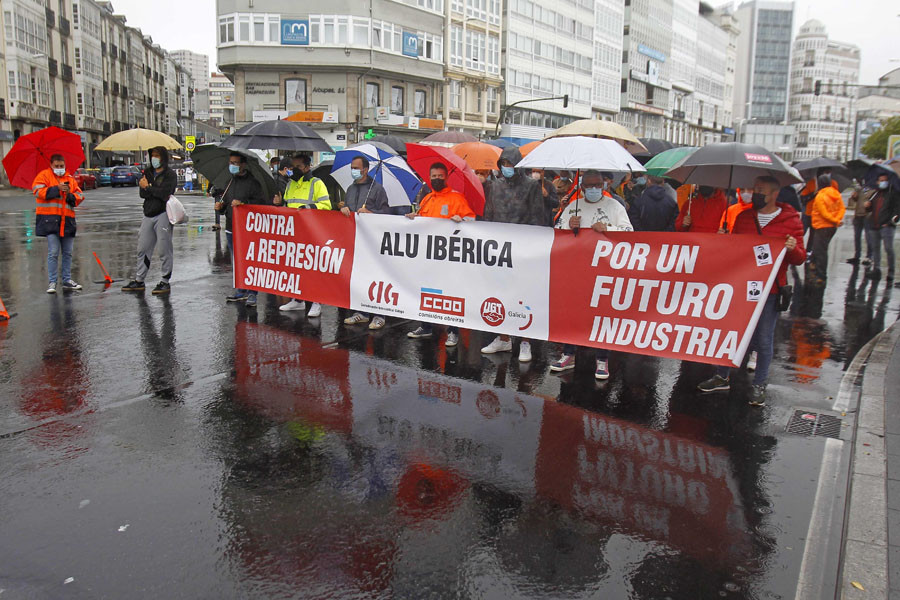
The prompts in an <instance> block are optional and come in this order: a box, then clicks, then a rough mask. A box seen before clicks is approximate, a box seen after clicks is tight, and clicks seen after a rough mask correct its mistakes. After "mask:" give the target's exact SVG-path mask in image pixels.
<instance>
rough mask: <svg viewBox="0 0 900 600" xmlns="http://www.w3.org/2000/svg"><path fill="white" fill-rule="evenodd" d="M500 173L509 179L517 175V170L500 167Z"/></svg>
mask: <svg viewBox="0 0 900 600" xmlns="http://www.w3.org/2000/svg"><path fill="white" fill-rule="evenodd" d="M500 173H501V174H502V175H503V176H504V177H506V178H507V179H509V178H510V177H512V176H513V175H515V174H516V170H515V169H514V168H513V167H500Z"/></svg>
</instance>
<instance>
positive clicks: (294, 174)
mask: <svg viewBox="0 0 900 600" xmlns="http://www.w3.org/2000/svg"><path fill="white" fill-rule="evenodd" d="M291 179H293V180H294V181H300V180H301V179H303V173H301V172H300V169H294V170H293V171H291Z"/></svg>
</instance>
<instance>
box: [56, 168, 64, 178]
mask: <svg viewBox="0 0 900 600" xmlns="http://www.w3.org/2000/svg"><path fill="white" fill-rule="evenodd" d="M53 174H54V175H56V176H57V177H62V176H63V175H65V174H66V170H65V168H62V169H53Z"/></svg>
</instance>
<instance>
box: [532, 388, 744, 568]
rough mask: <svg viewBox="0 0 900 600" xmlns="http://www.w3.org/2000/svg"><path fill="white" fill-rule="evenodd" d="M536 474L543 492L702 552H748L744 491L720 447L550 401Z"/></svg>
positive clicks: (588, 513) (712, 555) (711, 556)
mask: <svg viewBox="0 0 900 600" xmlns="http://www.w3.org/2000/svg"><path fill="white" fill-rule="evenodd" d="M535 478H536V483H535V487H536V489H537V493H538V495H539V496H541V497H544V498H548V499H552V500H554V501H556V502H559V503H560V504H561V505H562V506H565V507H567V508H568V509H570V510H575V511H577V512H578V513H580V514H582V515H583V516H584V517H586V518H588V519H598V520H603V521H609V522H611V523H614V524H615V525H616V526H619V527H623V528H625V530H626V531H636V532H640V533H642V534H644V535H645V536H647V537H649V538H650V539H657V540H664V541H665V542H666V543H668V544H671V545H672V546H674V547H676V548H679V549H680V550H682V551H685V552H688V553H689V554H691V555H692V556H694V557H695V558H700V559H703V560H714V561H716V562H721V561H727V560H728V559H730V558H732V557H733V555H734V554H740V553H742V552H743V551H744V550H746V548H745V547H744V543H743V542H744V541H745V537H746V536H745V533H744V530H745V525H744V516H743V513H742V507H741V500H740V494H739V492H738V489H737V485H736V483H735V481H734V476H733V474H732V471H731V464H730V462H729V456H728V454H727V453H726V452H724V451H722V450H720V449H718V448H714V447H712V446H708V445H706V444H702V443H698V442H695V441H693V440H689V439H685V438H680V437H677V436H675V435H672V434H670V433H665V432H660V431H655V430H652V429H647V428H645V427H642V426H640V425H637V424H635V423H632V422H629V421H622V420H619V419H615V418H612V417H608V416H605V415H602V414H598V413H592V412H588V411H584V410H581V409H579V408H575V407H572V406H567V405H564V404H559V403H556V402H551V401H548V402H547V403H546V404H545V407H544V419H543V424H542V426H541V444H540V451H539V454H538V459H537V469H536V474H535Z"/></svg>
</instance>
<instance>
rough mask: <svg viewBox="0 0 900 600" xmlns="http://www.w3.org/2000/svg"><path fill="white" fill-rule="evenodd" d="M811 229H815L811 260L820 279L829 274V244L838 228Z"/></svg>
mask: <svg viewBox="0 0 900 600" xmlns="http://www.w3.org/2000/svg"><path fill="white" fill-rule="evenodd" d="M811 231H814V232H815V235H813V236H812V256H811V257H810V261H809V262H810V265H811V266H812V268H813V271H814V272H815V274H816V276H817V277H818V278H819V279H825V277H826V276H827V274H828V245H829V244H830V243H831V238H833V237H834V232H835V231H837V228H836V227H823V228H822V229H813V230H811Z"/></svg>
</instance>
